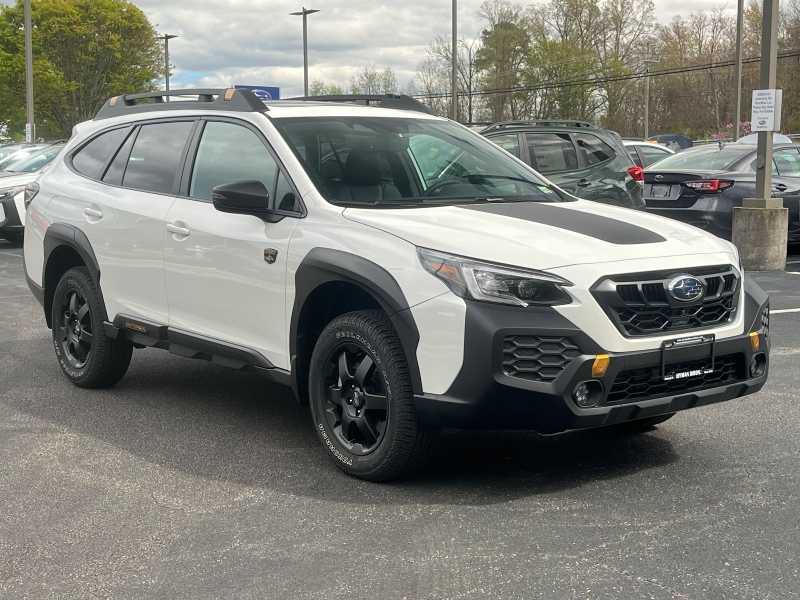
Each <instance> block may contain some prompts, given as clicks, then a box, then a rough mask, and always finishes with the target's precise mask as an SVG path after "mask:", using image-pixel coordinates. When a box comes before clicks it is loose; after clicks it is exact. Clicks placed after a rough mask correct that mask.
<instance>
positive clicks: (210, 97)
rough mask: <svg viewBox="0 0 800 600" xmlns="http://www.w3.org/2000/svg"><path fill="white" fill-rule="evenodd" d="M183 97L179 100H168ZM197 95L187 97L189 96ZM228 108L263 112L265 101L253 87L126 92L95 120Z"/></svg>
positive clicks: (114, 98) (265, 108) (106, 107)
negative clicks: (242, 88) (158, 112)
mask: <svg viewBox="0 0 800 600" xmlns="http://www.w3.org/2000/svg"><path fill="white" fill-rule="evenodd" d="M176 97H180V99H179V100H168V99H171V98H176ZM187 97H188V98H193V99H192V100H187V99H185V98H187ZM193 108H201V109H203V110H227V111H235V112H254V111H259V112H263V111H265V110H267V107H266V106H265V105H264V103H263V102H262V101H261V100H259V99H258V97H257V96H256V95H255V94H254V93H253V92H251V91H250V90H237V89H234V88H228V89H196V90H191V89H189V90H170V91H169V92H167V91H164V90H159V91H155V92H144V93H141V94H124V95H122V96H114V97H113V98H109V99H108V100H107V101H106V103H105V104H103V106H102V108H100V110H99V111H98V112H97V114H96V115H95V117H94V118H95V120H96V121H97V120H100V119H109V118H111V117H119V116H122V115H128V114H134V113H144V112H154V111H163V110H187V109H193Z"/></svg>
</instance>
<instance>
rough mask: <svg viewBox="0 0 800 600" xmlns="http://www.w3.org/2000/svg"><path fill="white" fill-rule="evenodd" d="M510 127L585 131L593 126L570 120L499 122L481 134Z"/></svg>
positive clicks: (593, 126)
mask: <svg viewBox="0 0 800 600" xmlns="http://www.w3.org/2000/svg"><path fill="white" fill-rule="evenodd" d="M511 127H581V128H586V129H594V128H595V125H593V124H592V123H589V122H588V121H576V120H572V119H534V120H531V121H501V122H499V123H493V124H491V125H489V126H488V127H487V128H486V129H484V130H483V131H481V133H489V132H490V131H498V130H500V129H506V128H511Z"/></svg>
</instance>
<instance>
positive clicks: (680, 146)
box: [647, 133, 694, 152]
mask: <svg viewBox="0 0 800 600" xmlns="http://www.w3.org/2000/svg"><path fill="white" fill-rule="evenodd" d="M647 141H648V142H653V143H655V144H661V145H662V146H666V147H667V148H669V149H670V150H674V151H675V152H680V151H681V150H686V149H688V148H691V147H693V146H694V142H693V141H692V140H691V139H689V138H688V137H686V136H685V135H683V134H682V133H662V134H659V135H656V136H653V137H651V138H648V140H647Z"/></svg>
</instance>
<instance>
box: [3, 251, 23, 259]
mask: <svg viewBox="0 0 800 600" xmlns="http://www.w3.org/2000/svg"><path fill="white" fill-rule="evenodd" d="M0 254H5V255H6V256H16V257H17V258H22V254H17V253H16V252H9V251H8V250H0Z"/></svg>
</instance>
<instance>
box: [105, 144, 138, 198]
mask: <svg viewBox="0 0 800 600" xmlns="http://www.w3.org/2000/svg"><path fill="white" fill-rule="evenodd" d="M135 139H136V135H135V134H133V133H131V134H130V135H128V139H127V140H125V143H124V144H122V146H121V147H120V149H119V150H117V154H116V156H114V160H112V161H111V164H110V165H109V166H108V171H106V174H105V175H104V176H103V182H104V183H108V184H111V185H122V176H123V175H125V167H126V165H127V164H128V157H129V156H130V154H131V146H133V141H134V140H135Z"/></svg>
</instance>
